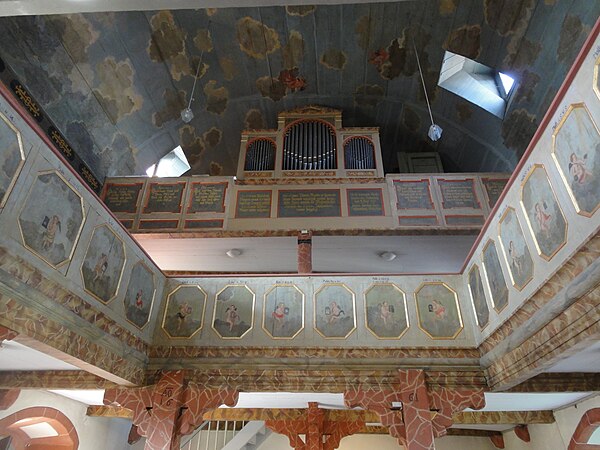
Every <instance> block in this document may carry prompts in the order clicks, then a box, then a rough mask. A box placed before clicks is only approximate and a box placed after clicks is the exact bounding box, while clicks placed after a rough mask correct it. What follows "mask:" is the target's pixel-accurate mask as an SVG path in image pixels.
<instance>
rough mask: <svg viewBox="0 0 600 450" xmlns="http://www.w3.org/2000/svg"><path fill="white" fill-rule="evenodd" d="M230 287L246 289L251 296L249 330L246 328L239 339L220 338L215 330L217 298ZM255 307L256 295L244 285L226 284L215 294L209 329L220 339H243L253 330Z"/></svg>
mask: <svg viewBox="0 0 600 450" xmlns="http://www.w3.org/2000/svg"><path fill="white" fill-rule="evenodd" d="M230 287H243V288H245V289H247V290H248V292H250V293H251V294H252V318H251V321H250V328H248V329H247V330H246V331H245V332H244V333H243V334H242V335H241V336H240V337H235V336H221V334H220V333H219V332H218V331H217V329H216V328H215V318H216V315H217V298H219V295H220V294H221V292H223V291H225V289H227V288H230ZM255 306H256V294H255V293H254V291H253V290H252V289H250V288H249V287H248V286H247V285H246V284H227V285H225V286H224V287H223V289H221V290H220V291H219V292H217V293H216V294H215V305H214V307H213V315H212V321H211V328H212V330H213V331H214V332H215V334H216V335H217V336H219V338H220V339H226V340H239V339H243V338H244V336H246V335H247V334H248V333H250V332H251V331H252V330H253V329H254V314H255V313H256V311H255V310H254V308H255Z"/></svg>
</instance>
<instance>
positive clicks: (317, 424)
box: [306, 402, 325, 450]
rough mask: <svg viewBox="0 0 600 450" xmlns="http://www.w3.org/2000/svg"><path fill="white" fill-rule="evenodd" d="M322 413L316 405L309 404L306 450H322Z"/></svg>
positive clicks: (313, 403)
mask: <svg viewBox="0 0 600 450" xmlns="http://www.w3.org/2000/svg"><path fill="white" fill-rule="evenodd" d="M324 414H325V413H324V411H323V410H322V409H319V407H318V406H317V403H315V402H309V403H308V411H307V414H306V415H307V418H306V421H307V425H308V427H307V428H308V429H307V433H306V450H323V421H324V417H323V416H324Z"/></svg>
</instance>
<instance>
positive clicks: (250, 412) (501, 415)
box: [204, 408, 554, 425]
mask: <svg viewBox="0 0 600 450" xmlns="http://www.w3.org/2000/svg"><path fill="white" fill-rule="evenodd" d="M305 413H306V409H300V408H289V409H261V408H218V409H215V410H212V411H209V412H207V413H205V414H204V420H229V421H236V420H237V421H250V420H297V419H298V418H300V417H302V416H303V415H304V414H305ZM325 417H326V420H328V421H348V422H351V421H356V420H361V421H364V422H366V423H379V420H380V419H379V416H378V415H377V414H375V413H374V412H372V411H362V410H339V409H329V410H325ZM453 421H454V424H456V425H460V424H464V425H467V424H469V425H471V424H486V425H494V424H509V425H527V424H533V423H553V422H554V415H553V414H552V411H491V412H490V411H472V412H462V413H458V414H455V415H454V417H453Z"/></svg>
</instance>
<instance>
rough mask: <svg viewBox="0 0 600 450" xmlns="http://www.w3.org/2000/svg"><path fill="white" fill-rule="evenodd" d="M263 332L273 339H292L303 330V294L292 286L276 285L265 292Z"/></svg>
mask: <svg viewBox="0 0 600 450" xmlns="http://www.w3.org/2000/svg"><path fill="white" fill-rule="evenodd" d="M262 327H263V330H265V332H266V333H267V334H268V335H269V336H271V337H272V338H273V339H293V338H295V337H296V336H298V334H299V333H300V332H301V331H302V330H303V329H304V293H303V292H302V291H301V290H300V289H298V287H296V286H295V285H293V284H289V285H284V284H278V285H276V286H273V287H272V288H271V289H269V290H268V291H267V293H266V294H265V299H264V306H263V323H262Z"/></svg>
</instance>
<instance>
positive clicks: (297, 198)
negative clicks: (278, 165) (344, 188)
mask: <svg viewBox="0 0 600 450" xmlns="http://www.w3.org/2000/svg"><path fill="white" fill-rule="evenodd" d="M341 215H342V206H341V202H340V190H339V189H306V190H304V189H294V190H280V191H279V196H278V202H277V216H278V217H340V216H341Z"/></svg>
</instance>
